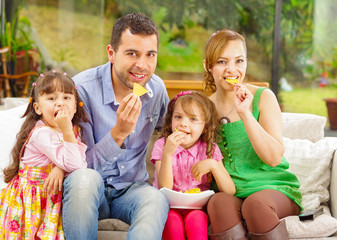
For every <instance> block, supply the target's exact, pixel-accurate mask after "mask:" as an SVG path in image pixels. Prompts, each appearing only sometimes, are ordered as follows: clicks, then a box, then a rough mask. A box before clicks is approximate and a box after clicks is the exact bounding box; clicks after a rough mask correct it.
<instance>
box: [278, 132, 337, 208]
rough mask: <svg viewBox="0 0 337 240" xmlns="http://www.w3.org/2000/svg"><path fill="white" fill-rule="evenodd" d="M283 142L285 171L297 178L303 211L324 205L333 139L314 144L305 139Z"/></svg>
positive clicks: (334, 147) (332, 152)
mask: <svg viewBox="0 0 337 240" xmlns="http://www.w3.org/2000/svg"><path fill="white" fill-rule="evenodd" d="M283 140H284V146H285V153H284V156H285V157H286V159H287V160H288V162H289V171H290V172H292V173H294V174H295V175H296V176H297V178H298V180H299V182H300V185H301V186H300V191H301V193H302V205H303V208H304V210H309V209H316V208H318V207H319V206H320V205H321V204H323V203H327V202H328V201H329V189H328V186H329V184H330V176H331V172H330V170H331V160H332V157H333V154H334V151H335V150H336V148H337V138H324V139H322V140H319V141H318V142H315V143H313V142H311V141H309V140H305V139H294V140H292V139H289V138H283Z"/></svg>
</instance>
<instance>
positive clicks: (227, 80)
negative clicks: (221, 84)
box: [226, 78, 239, 85]
mask: <svg viewBox="0 0 337 240" xmlns="http://www.w3.org/2000/svg"><path fill="white" fill-rule="evenodd" d="M226 82H228V83H230V84H232V85H235V84H236V83H239V81H238V80H237V79H236V78H235V79H229V78H226Z"/></svg>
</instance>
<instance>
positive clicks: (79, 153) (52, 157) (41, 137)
mask: <svg viewBox="0 0 337 240" xmlns="http://www.w3.org/2000/svg"><path fill="white" fill-rule="evenodd" d="M29 144H30V145H31V148H32V150H33V148H35V150H36V151H39V152H40V153H42V154H43V155H44V156H45V157H46V160H47V159H48V160H49V161H51V162H53V163H54V164H55V165H56V166H58V167H59V168H62V169H63V170H65V171H66V172H73V171H75V170H77V169H79V168H86V167H87V162H86V156H85V151H86V149H87V146H86V145H85V144H84V143H82V142H80V141H78V143H77V144H76V143H70V142H65V141H63V139H62V137H61V134H58V133H56V132H55V131H53V130H52V129H51V128H49V127H41V128H38V129H36V130H35V131H34V132H33V134H32V136H31V138H30V141H29ZM43 155H42V158H43ZM46 160H45V161H46ZM45 164H46V163H44V164H43V165H45Z"/></svg>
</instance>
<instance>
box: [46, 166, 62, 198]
mask: <svg viewBox="0 0 337 240" xmlns="http://www.w3.org/2000/svg"><path fill="white" fill-rule="evenodd" d="M64 173H65V171H64V170H63V169H61V168H59V167H57V166H55V167H54V168H53V169H52V170H51V171H50V173H49V175H48V177H47V178H46V180H45V181H44V184H43V190H44V191H45V190H47V192H48V193H50V192H52V191H53V192H54V194H57V193H58V192H59V191H62V183H63V179H64Z"/></svg>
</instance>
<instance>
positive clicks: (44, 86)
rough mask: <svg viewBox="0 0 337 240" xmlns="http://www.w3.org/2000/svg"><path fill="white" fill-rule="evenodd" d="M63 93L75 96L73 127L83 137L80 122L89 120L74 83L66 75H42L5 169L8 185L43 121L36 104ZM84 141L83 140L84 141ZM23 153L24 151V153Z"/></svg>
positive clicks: (5, 178)
mask: <svg viewBox="0 0 337 240" xmlns="http://www.w3.org/2000/svg"><path fill="white" fill-rule="evenodd" d="M57 90H58V91H61V92H64V93H70V94H74V95H75V99H76V106H77V109H76V113H75V115H74V117H73V119H72V123H73V126H78V127H79V135H80V136H81V135H82V128H81V127H80V122H81V121H83V122H87V121H88V120H87V118H86V115H85V112H84V109H83V107H81V106H79V102H80V97H79V95H78V93H77V90H76V86H75V83H74V81H73V80H72V79H71V78H70V77H68V75H66V74H64V73H59V72H56V71H52V72H47V73H45V74H41V75H40V77H39V78H38V79H37V80H36V82H35V83H33V86H32V89H31V92H30V98H29V103H28V106H27V109H26V111H25V113H24V114H23V116H22V118H23V117H26V119H25V121H24V122H23V124H22V126H21V129H20V131H19V133H18V134H17V135H16V143H15V145H14V147H13V149H12V152H11V156H12V160H11V163H10V165H9V166H8V167H7V168H5V169H4V176H5V177H4V180H5V182H6V183H8V182H9V181H10V180H11V179H12V178H14V177H15V176H16V175H17V174H18V172H19V165H20V158H21V156H20V153H21V149H22V147H23V145H24V143H25V141H26V139H27V138H28V136H29V134H30V132H31V131H32V129H33V128H34V127H35V124H36V122H37V121H38V120H40V119H41V117H42V116H41V115H38V114H36V112H35V109H34V107H33V104H34V102H36V101H37V99H38V97H39V96H41V95H43V94H49V93H53V92H55V91H57ZM82 141H83V140H82ZM22 152H23V151H22Z"/></svg>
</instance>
